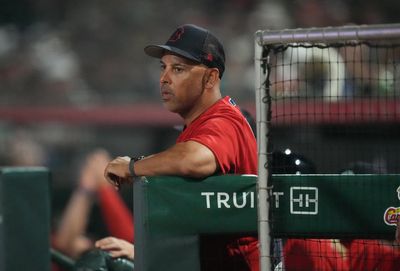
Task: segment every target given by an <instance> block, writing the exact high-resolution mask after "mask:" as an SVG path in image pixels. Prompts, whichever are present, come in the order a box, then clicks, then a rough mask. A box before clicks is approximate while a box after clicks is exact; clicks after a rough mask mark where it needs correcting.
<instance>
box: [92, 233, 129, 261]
mask: <svg viewBox="0 0 400 271" xmlns="http://www.w3.org/2000/svg"><path fill="white" fill-rule="evenodd" d="M95 246H96V247H97V248H99V249H102V250H105V251H108V252H109V253H110V255H111V257H113V258H117V257H127V258H128V259H131V260H133V259H134V257H135V250H134V246H133V244H131V243H129V242H127V241H125V240H122V239H118V238H115V237H106V238H103V239H100V240H98V241H97V242H96V244H95Z"/></svg>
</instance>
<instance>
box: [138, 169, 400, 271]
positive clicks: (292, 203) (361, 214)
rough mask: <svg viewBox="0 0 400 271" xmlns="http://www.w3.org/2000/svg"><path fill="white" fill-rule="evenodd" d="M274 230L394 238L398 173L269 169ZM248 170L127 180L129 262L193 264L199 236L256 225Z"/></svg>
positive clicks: (154, 266)
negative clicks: (130, 193)
mask: <svg viewBox="0 0 400 271" xmlns="http://www.w3.org/2000/svg"><path fill="white" fill-rule="evenodd" d="M272 180H273V183H272V190H271V193H270V194H271V197H270V200H271V202H270V205H271V228H272V232H271V234H272V235H273V236H274V237H321V238H323V237H326V238H329V237H352V238H361V237H365V238H393V237H394V232H395V227H394V224H395V223H394V221H395V219H396V218H397V216H398V214H399V213H400V207H399V206H400V196H399V190H398V187H399V186H400V176H399V175H274V176H273V178H272ZM256 208H257V197H256V177H255V176H236V175H227V176H215V177H210V178H207V179H204V180H201V181H199V180H193V179H184V178H178V177H151V178H150V177H149V178H143V179H142V180H141V181H137V182H135V184H134V216H135V236H136V241H135V243H136V244H135V246H136V249H135V269H137V270H140V271H155V270H171V271H174V270H177V271H178V270H194V271H195V270H200V261H201V259H200V257H199V236H201V235H204V234H229V233H255V232H256V231H257V218H256V214H257V209H256Z"/></svg>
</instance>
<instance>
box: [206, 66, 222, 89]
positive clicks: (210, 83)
mask: <svg viewBox="0 0 400 271" xmlns="http://www.w3.org/2000/svg"><path fill="white" fill-rule="evenodd" d="M218 81H219V71H218V69H217V68H210V69H209V72H208V73H206V75H205V78H204V84H205V87H206V88H213V87H214V86H215V84H216V83H217V82H218Z"/></svg>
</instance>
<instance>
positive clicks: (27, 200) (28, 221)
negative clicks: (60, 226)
mask: <svg viewBox="0 0 400 271" xmlns="http://www.w3.org/2000/svg"><path fill="white" fill-rule="evenodd" d="M49 180H50V178H49V172H48V171H47V169H45V168H15V167H5V168H0V270H2V271H3V270H4V271H21V270H37V271H50V236H49V235H50V191H49Z"/></svg>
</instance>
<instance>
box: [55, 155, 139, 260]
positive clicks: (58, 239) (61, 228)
mask: <svg viewBox="0 0 400 271" xmlns="http://www.w3.org/2000/svg"><path fill="white" fill-rule="evenodd" d="M109 161H110V156H109V154H108V152H107V151H105V150H103V149H97V150H94V151H92V152H91V153H89V154H88V155H87V157H86V159H85V161H84V163H83V165H82V168H81V171H80V176H79V183H78V185H77V187H76V188H75V190H74V191H73V193H72V196H71V198H70V200H69V202H68V204H67V206H66V208H65V210H64V212H63V214H62V217H61V219H60V222H59V225H58V226H57V228H56V230H55V231H54V234H53V237H52V239H53V245H54V247H55V248H56V249H59V250H60V251H62V252H63V253H65V254H66V255H68V256H70V257H72V258H75V259H77V258H79V256H81V255H82V254H83V253H84V252H86V251H87V250H89V249H92V248H94V243H95V240H96V239H98V238H101V237H102V236H95V235H93V233H90V232H88V231H87V226H88V223H89V218H90V212H91V210H92V207H93V205H94V204H95V203H96V202H97V204H99V206H100V211H101V214H102V218H103V222H104V224H105V225H106V228H107V230H108V233H109V234H110V235H112V236H114V237H116V238H120V239H123V240H126V241H127V242H130V243H133V240H134V228H133V216H132V212H131V211H130V210H129V209H128V208H127V206H126V204H125V202H124V201H123V200H122V198H121V197H120V195H119V194H118V193H117V191H116V190H115V189H114V187H113V186H112V185H110V184H109V183H108V182H107V181H106V179H105V178H104V175H103V173H104V168H105V166H106V165H107V163H108V162H109Z"/></svg>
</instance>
